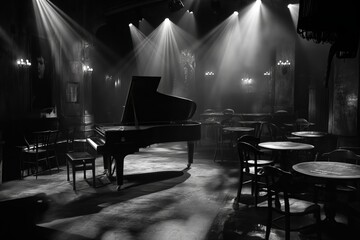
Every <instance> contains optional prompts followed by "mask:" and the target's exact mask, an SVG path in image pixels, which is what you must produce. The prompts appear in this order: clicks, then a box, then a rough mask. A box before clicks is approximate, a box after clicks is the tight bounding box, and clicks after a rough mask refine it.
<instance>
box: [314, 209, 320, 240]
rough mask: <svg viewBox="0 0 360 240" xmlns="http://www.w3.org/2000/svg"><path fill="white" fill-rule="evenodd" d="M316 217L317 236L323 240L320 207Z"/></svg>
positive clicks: (318, 239)
mask: <svg viewBox="0 0 360 240" xmlns="http://www.w3.org/2000/svg"><path fill="white" fill-rule="evenodd" d="M315 218H316V238H317V240H321V217H320V209H319V210H318V211H316V213H315Z"/></svg>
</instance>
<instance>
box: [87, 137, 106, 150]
mask: <svg viewBox="0 0 360 240" xmlns="http://www.w3.org/2000/svg"><path fill="white" fill-rule="evenodd" d="M86 141H87V142H88V143H89V144H90V145H91V147H93V148H94V149H95V150H96V151H97V150H98V147H99V146H104V144H105V140H104V139H102V138H99V137H90V138H87V139H86Z"/></svg>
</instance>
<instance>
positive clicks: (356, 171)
mask: <svg viewBox="0 0 360 240" xmlns="http://www.w3.org/2000/svg"><path fill="white" fill-rule="evenodd" d="M292 168H293V170H294V171H296V172H298V173H301V174H303V175H305V176H308V177H311V178H315V179H318V180H321V181H325V185H326V192H327V194H326V196H325V197H326V201H325V203H324V211H325V215H326V219H325V220H327V221H329V222H335V209H334V206H335V205H334V204H335V198H336V195H335V191H336V184H338V183H340V182H341V181H346V180H360V165H356V164H350V163H344V162H325V161H324V162H322V161H312V162H302V163H298V164H295V165H294V166H293V167H292Z"/></svg>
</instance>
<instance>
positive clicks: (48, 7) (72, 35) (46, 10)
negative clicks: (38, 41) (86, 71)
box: [32, 0, 110, 74]
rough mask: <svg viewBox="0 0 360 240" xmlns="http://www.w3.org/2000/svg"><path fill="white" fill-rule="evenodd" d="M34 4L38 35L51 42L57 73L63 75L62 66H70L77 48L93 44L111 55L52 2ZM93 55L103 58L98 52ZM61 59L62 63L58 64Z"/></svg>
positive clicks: (35, 0)
mask: <svg viewBox="0 0 360 240" xmlns="http://www.w3.org/2000/svg"><path fill="white" fill-rule="evenodd" d="M32 3H33V8H34V13H35V19H36V25H37V31H38V34H39V36H41V37H43V38H45V39H47V40H48V42H49V45H50V48H51V54H52V58H53V59H52V60H53V61H54V62H55V63H56V64H55V67H56V71H57V73H59V74H62V73H63V71H62V69H63V65H62V64H67V65H68V64H69V61H72V60H73V59H74V54H76V53H75V52H74V50H75V48H76V47H79V49H81V48H82V47H84V46H88V44H89V43H90V42H92V43H95V44H96V45H97V46H98V47H99V48H102V50H103V51H104V52H107V53H110V50H109V49H108V48H107V47H106V46H104V45H103V44H101V43H100V42H99V41H97V40H96V38H94V36H93V35H92V34H90V33H89V32H87V31H86V30H85V29H84V28H82V27H81V26H80V25H79V24H78V23H76V22H75V21H74V20H73V19H71V18H70V17H69V16H68V15H66V14H65V13H64V12H63V11H62V10H61V9H59V8H58V7H57V6H55V5H54V4H53V3H52V2H51V1H48V0H32ZM93 53H94V56H96V57H97V58H102V57H101V56H100V54H99V53H98V52H93ZM60 59H61V61H62V62H61V63H59V62H57V61H59V60H60ZM79 60H80V59H79ZM84 64H88V63H84Z"/></svg>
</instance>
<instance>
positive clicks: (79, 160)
mask: <svg viewBox="0 0 360 240" xmlns="http://www.w3.org/2000/svg"><path fill="white" fill-rule="evenodd" d="M95 159H96V157H95V156H93V155H91V154H90V153H88V152H69V153H66V170H67V180H68V181H70V176H69V170H70V169H69V168H70V166H71V169H72V175H73V189H74V190H76V182H75V178H76V176H75V174H76V171H83V172H84V179H86V170H92V177H93V182H92V183H93V187H95Z"/></svg>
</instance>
